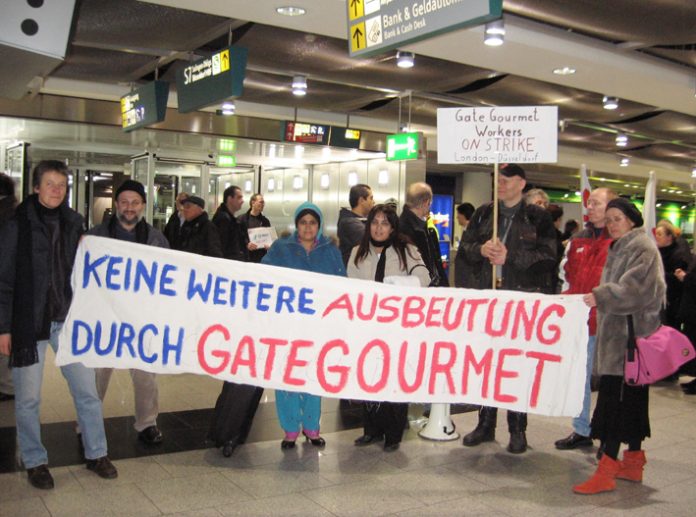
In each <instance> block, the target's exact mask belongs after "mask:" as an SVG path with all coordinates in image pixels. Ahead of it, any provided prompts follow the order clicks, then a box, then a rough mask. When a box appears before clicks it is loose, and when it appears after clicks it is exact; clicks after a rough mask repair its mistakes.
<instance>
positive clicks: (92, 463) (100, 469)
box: [87, 456, 118, 479]
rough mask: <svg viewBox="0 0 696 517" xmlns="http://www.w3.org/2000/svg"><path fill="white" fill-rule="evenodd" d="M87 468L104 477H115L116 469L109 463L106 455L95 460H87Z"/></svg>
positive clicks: (116, 474)
mask: <svg viewBox="0 0 696 517" xmlns="http://www.w3.org/2000/svg"><path fill="white" fill-rule="evenodd" d="M87 469H88V470H91V471H92V472H94V473H95V474H96V475H97V476H99V477H100V478H104V479H116V478H117V477H118V471H117V470H116V467H114V464H113V463H111V460H109V457H108V456H102V457H101V458H97V459H96V460H87Z"/></svg>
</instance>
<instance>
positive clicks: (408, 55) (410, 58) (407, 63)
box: [396, 50, 415, 68]
mask: <svg viewBox="0 0 696 517" xmlns="http://www.w3.org/2000/svg"><path fill="white" fill-rule="evenodd" d="M414 60H415V56H414V55H413V52H405V51H403V50H397V51H396V66H398V67H399V68H413V64H414Z"/></svg>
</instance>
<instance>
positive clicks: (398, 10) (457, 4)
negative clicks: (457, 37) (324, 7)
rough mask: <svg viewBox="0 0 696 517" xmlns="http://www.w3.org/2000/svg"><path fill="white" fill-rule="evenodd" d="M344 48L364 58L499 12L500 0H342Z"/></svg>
mask: <svg viewBox="0 0 696 517" xmlns="http://www.w3.org/2000/svg"><path fill="white" fill-rule="evenodd" d="M346 7H347V9H348V50H349V52H350V56H351V57H358V56H362V57H368V56H373V55H376V54H380V53H382V52H384V51H386V50H390V49H395V48H398V47H403V46H405V45H407V44H408V43H413V42H415V41H420V40H422V39H426V38H431V37H433V36H436V35H438V34H442V33H445V32H449V31H453V30H455V29H461V28H463V27H470V26H473V25H480V24H482V23H486V22H488V21H491V20H495V19H498V18H500V17H501V16H502V14H503V0H346Z"/></svg>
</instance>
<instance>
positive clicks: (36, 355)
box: [0, 160, 118, 489]
mask: <svg viewBox="0 0 696 517" xmlns="http://www.w3.org/2000/svg"><path fill="white" fill-rule="evenodd" d="M33 185H34V194H33V195H31V196H29V197H28V198H27V199H26V200H25V201H24V202H23V203H21V204H20V205H19V206H18V207H17V210H16V211H15V215H14V217H13V218H12V219H11V220H10V221H9V222H8V223H7V224H5V225H4V226H3V227H2V228H0V242H1V243H2V246H0V353H2V354H4V355H8V354H9V355H10V364H11V366H12V367H13V368H12V377H13V380H14V385H15V417H16V420H17V438H18V442H19V450H20V455H21V458H22V463H24V466H25V467H26V469H27V475H28V476H29V482H30V483H31V484H32V485H33V486H35V487H36V488H42V489H50V488H53V486H54V483H53V477H52V476H51V473H50V472H49V470H48V465H47V463H48V455H47V453H46V449H45V448H44V446H43V444H42V443H41V422H40V419H39V406H40V401H41V382H42V379H43V369H44V363H45V360H46V348H47V347H48V345H49V344H50V345H51V347H52V348H53V350H54V352H57V350H58V334H59V333H60V330H61V328H62V326H63V322H64V321H65V317H66V315H67V312H68V307H69V306H70V301H71V299H72V290H71V288H70V272H71V270H72V267H73V263H74V261H75V252H76V251H77V244H78V242H79V240H80V236H81V235H82V228H83V219H82V216H80V214H78V213H77V212H75V211H74V210H72V209H70V208H69V207H68V206H67V204H65V203H64V201H65V197H66V194H67V190H68V169H67V167H66V166H65V164H63V163H62V162H59V161H53V160H50V161H42V162H40V163H39V164H38V165H37V166H36V168H35V169H34V173H33ZM61 371H62V373H63V376H64V377H65V379H66V380H67V382H68V385H69V386H70V393H71V395H72V397H73V401H74V403H75V409H76V411H77V420H78V423H79V425H80V428H81V429H82V444H83V447H84V452H85V458H87V468H88V469H89V470H92V471H94V472H96V473H97V474H98V475H99V476H101V477H103V478H115V477H117V475H118V473H117V471H116V468H115V467H114V466H113V465H112V464H111V462H110V461H109V458H108V456H107V455H106V452H107V451H106V436H105V434H104V418H103V415H102V405H101V401H100V400H99V395H98V394H97V388H96V384H95V382H94V370H92V369H89V368H87V367H85V366H84V365H83V364H82V363H73V364H68V365H65V366H62V367H61Z"/></svg>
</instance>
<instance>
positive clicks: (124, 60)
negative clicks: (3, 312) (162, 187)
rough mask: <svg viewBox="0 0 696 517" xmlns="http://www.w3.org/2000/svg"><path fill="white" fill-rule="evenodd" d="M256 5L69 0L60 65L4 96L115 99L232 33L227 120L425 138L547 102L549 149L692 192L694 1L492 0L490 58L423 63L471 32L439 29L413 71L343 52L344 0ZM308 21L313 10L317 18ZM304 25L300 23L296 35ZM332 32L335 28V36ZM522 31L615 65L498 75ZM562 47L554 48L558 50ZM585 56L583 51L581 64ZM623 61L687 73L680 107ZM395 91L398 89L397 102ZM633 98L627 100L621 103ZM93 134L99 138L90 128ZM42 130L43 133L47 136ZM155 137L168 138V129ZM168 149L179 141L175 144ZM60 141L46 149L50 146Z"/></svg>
mask: <svg viewBox="0 0 696 517" xmlns="http://www.w3.org/2000/svg"><path fill="white" fill-rule="evenodd" d="M160 4H166V5H160ZM266 4H267V3H265V2H261V3H259V2H256V3H254V2H242V1H224V2H223V1H215V0H202V1H200V2H196V3H193V2H191V1H184V0H161V1H153V2H141V1H136V0H122V1H119V2H111V1H108V0H82V1H80V2H78V3H77V7H76V12H75V21H74V30H73V32H72V34H71V37H70V41H69V45H68V52H67V56H66V59H65V61H64V63H62V64H61V65H60V66H58V67H57V68H56V69H55V70H53V71H52V72H51V73H49V74H48V75H47V76H46V77H45V78H44V79H45V80H44V81H43V82H42V84H41V85H40V86H38V87H37V88H36V89H35V90H34V91H32V92H31V93H30V94H29V95H27V96H24V98H23V99H21V100H18V101H17V102H19V103H28V102H39V101H40V97H41V96H42V95H46V94H53V95H74V96H79V95H81V93H80V92H82V94H84V95H85V96H87V93H85V92H86V91H87V90H89V89H90V87H91V89H92V90H93V91H94V92H99V93H95V94H94V95H99V96H101V98H106V99H109V100H115V99H117V98H118V94H117V93H116V92H118V91H120V92H122V93H125V92H127V90H128V88H129V87H130V85H132V84H140V83H143V82H146V81H150V80H152V79H153V78H154V76H155V70H157V72H156V73H157V75H158V76H159V78H161V79H165V80H173V77H174V73H175V71H176V70H177V69H178V68H179V67H181V66H184V65H185V64H186V63H187V61H189V60H190V59H191V58H192V56H205V55H210V53H211V52H213V51H214V50H217V49H219V48H222V47H224V46H226V45H227V43H228V41H229V40H230V38H231V41H232V43H233V44H235V45H240V46H244V47H246V48H248V49H249V62H248V71H247V76H246V79H245V83H244V93H243V95H242V96H241V98H240V99H239V100H238V113H239V114H240V115H244V114H245V109H248V111H249V115H250V116H253V115H254V113H253V112H254V110H255V109H256V108H257V107H259V106H266V107H268V106H270V107H271V108H270V109H267V112H266V116H268V117H272V116H273V115H270V114H268V112H269V111H270V112H272V111H273V107H276V109H277V112H278V113H279V115H278V116H283V115H282V114H285V113H287V112H288V110H294V109H295V108H297V114H298V117H299V118H300V119H301V117H302V113H306V114H308V113H327V114H328V113H331V114H334V115H339V116H343V117H345V119H346V120H349V119H350V120H353V121H355V120H372V121H375V122H374V124H375V125H376V126H380V125H381V127H385V124H387V125H390V124H392V125H393V126H394V127H396V125H397V124H396V122H397V120H398V119H399V117H400V116H401V118H402V120H403V119H405V118H406V117H407V112H408V110H410V117H411V122H412V124H413V126H414V127H416V128H417V129H423V130H425V131H426V133H430V134H431V135H432V134H434V130H435V113H436V109H437V108H438V107H452V106H457V105H461V106H493V105H558V106H559V117H560V118H561V119H562V121H563V124H562V130H561V131H560V132H559V145H560V146H561V147H562V149H565V150H567V153H566V154H568V155H570V156H576V155H577V156H579V157H580V156H582V155H583V153H584V154H585V155H592V156H602V157H604V162H605V163H606V164H607V167H606V169H605V170H604V172H605V173H606V174H608V175H609V176H611V175H617V176H619V177H629V178H630V177H631V176H634V177H633V180H634V181H636V180H637V178H636V177H639V178H642V179H641V180H640V181H645V172H644V171H645V170H647V169H648V168H650V167H651V165H653V164H655V165H656V167H655V168H660V167H664V168H665V169H666V170H668V171H678V174H668V176H669V179H668V180H666V181H667V182H668V183H675V179H676V178H679V182H681V186H682V187H684V188H688V189H690V188H691V177H690V176H691V174H690V172H691V168H692V167H693V166H694V165H696V116H694V114H696V99H694V97H693V93H694V91H693V90H694V88H696V79H694V78H695V77H696V58H695V56H696V51H694V47H695V45H694V41H693V40H694V39H695V38H696V35H695V33H694V32H693V27H694V26H696V4H694V3H693V2H674V1H667V0H664V1H656V2H633V1H630V0H620V1H618V0H617V1H614V2H611V3H607V2H602V1H580V2H574V3H572V4H568V3H563V4H561V3H558V2H553V1H550V0H528V1H505V2H504V3H503V8H504V18H505V20H506V25H507V26H509V27H510V28H509V30H508V35H507V36H506V39H507V38H508V37H509V39H510V41H509V42H508V41H506V43H505V45H503V46H502V47H500V48H498V49H494V50H495V51H496V52H498V54H497V55H496V56H497V57H495V58H494V57H491V59H490V63H491V64H495V65H496V66H495V67H493V66H491V67H485V66H479V64H471V63H469V62H467V63H463V62H461V61H462V60H463V59H461V58H459V57H456V56H455V55H454V54H457V53H459V54H466V53H467V52H468V53H471V52H472V51H473V50H475V49H472V48H470V47H472V45H468V44H467V45H463V46H466V47H467V48H466V49H464V48H462V49H461V51H459V49H457V48H456V47H457V45H450V47H453V48H452V49H450V50H449V51H444V50H442V51H441V50H438V52H437V54H438V55H437V56H435V57H433V56H430V55H428V54H429V53H433V52H431V50H432V48H438V49H442V48H443V47H445V46H446V43H447V42H452V41H454V42H459V41H461V42H464V43H467V42H469V41H470V38H471V32H472V31H473V29H470V30H463V31H456V32H455V33H453V34H451V35H449V36H446V37H444V38H443V37H439V38H437V41H435V42H434V43H432V44H430V43H428V42H425V44H417V45H416V47H418V46H419V45H421V46H422V47H423V53H422V54H421V53H420V52H419V51H418V50H416V66H415V67H414V68H413V69H411V70H408V71H405V70H402V69H399V68H397V67H396V66H395V62H394V61H395V59H394V52H389V53H385V54H384V55H381V56H377V57H375V58H368V59H350V58H349V57H348V53H347V50H346V41H345V39H343V38H344V37H345V36H344V34H345V12H344V10H345V2H344V1H342V0H323V1H322V2H316V1H314V2H309V1H297V2H293V4H298V5H304V6H307V10H308V16H307V17H297V18H298V19H297V20H296V19H294V18H293V19H289V18H287V17H280V16H278V15H277V14H276V13H275V12H274V9H271V8H270V6H268V5H266ZM179 7H186V9H181V8H179ZM195 11H197V12H195ZM313 11H314V12H313ZM317 11H318V13H317ZM336 13H339V14H338V15H337V14H336ZM233 14H234V16H233ZM312 15H314V16H325V17H326V18H325V19H324V20H323V22H322V23H319V24H317V23H316V18H314V19H313V18H312ZM303 18H305V20H302V19H303ZM134 20H137V21H138V23H134V22H133V21H134ZM313 20H314V21H313ZM279 25H283V27H281V26H279ZM308 25H309V26H310V27H311V29H313V30H309V29H310V27H308ZM288 27H292V28H288ZM338 28H340V31H341V32H340V33H338V34H337V32H336V31H337V30H338ZM530 28H531V29H532V32H534V31H536V33H537V34H538V35H539V38H540V39H542V38H543V37H550V36H553V35H555V33H554V31H556V32H565V33H567V34H568V37H569V41H570V43H572V44H576V43H578V42H582V43H587V42H590V43H593V44H594V45H596V46H597V48H598V49H600V50H598V54H597V55H600V54H601V52H603V51H606V49H607V48H611V49H615V50H616V51H618V52H619V54H620V56H619V57H621V56H623V57H624V60H625V61H627V62H628V64H626V66H625V67H620V66H617V68H616V70H615V74H614V77H613V78H608V77H605V74H603V73H601V72H602V71H603V68H602V66H603V64H602V63H599V62H597V63H595V64H593V69H591V70H579V73H578V74H577V75H578V76H581V75H585V77H587V76H588V75H590V76H594V77H593V79H594V83H596V86H593V87H578V86H574V85H577V84H582V80H581V79H582V78H581V77H580V78H577V80H576V78H572V77H571V78H563V77H558V76H553V75H552V74H550V73H548V74H547V76H544V77H545V79H544V80H541V79H540V72H539V71H538V70H532V69H531V68H530V71H529V74H526V75H525V74H519V73H511V72H510V71H509V70H511V69H513V68H514V66H513V64H510V65H509V68H506V66H505V65H503V66H498V65H500V61H499V58H500V56H501V55H504V53H506V52H507V53H509V55H510V56H511V57H512V56H513V55H514V56H518V54H516V52H518V51H519V47H520V46H521V44H520V42H519V41H517V40H516V37H515V35H516V34H517V32H516V31H518V30H519V31H523V30H525V29H526V30H527V31H528V32H529V30H530ZM481 33H482V30H481V29H480V28H479V32H478V33H477V37H478V39H479V40H482V34H481ZM570 43H569V44H570ZM477 45H478V46H480V53H484V52H485V53H488V52H491V49H487V48H485V47H483V45H482V42H481V41H479V42H478V43H477ZM530 45H531V44H530ZM529 48H532V47H531V46H530V47H529ZM588 48H589V47H588ZM600 51H601V52H600ZM562 52H563V49H562V48H561V46H560V45H559V49H558V53H559V55H561V54H562ZM488 55H489V54H486V56H488ZM490 56H494V55H493V54H490ZM592 57H593V56H592V55H588V56H585V58H587V59H592ZM530 58H531V59H533V56H530ZM512 60H513V59H510V61H512ZM472 61H473V60H472ZM597 61H599V60H597ZM636 61H644V62H645V66H646V67H648V68H650V67H653V68H655V69H660V67H662V68H663V69H664V70H665V71H666V72H665V74H664V82H665V88H663V90H665V91H667V90H669V87H668V86H669V85H668V82H669V80H670V78H671V75H670V74H676V75H680V74H681V75H690V77H691V78H692V79H691V80H690V83H689V84H690V88H691V91H690V92H689V93H690V103H681V104H680V106H681V107H680V108H678V107H675V106H674V105H669V104H670V103H668V102H666V101H664V99H662V98H661V97H660V95H664V93H665V92H661V91H655V92H654V98H648V97H645V96H642V97H641V95H642V93H641V92H640V91H639V90H641V84H638V83H637V82H634V83H633V84H632V85H631V82H630V80H631V72H630V70H629V69H630V68H631V67H632V66H634V65H635V62H636ZM617 63H620V61H617ZM548 66H550V63H547V64H544V67H546V68H548ZM537 68H539V64H538V63H537ZM668 72H669V73H668ZM295 74H304V75H306V76H307V77H308V82H309V94H308V95H307V96H306V97H304V98H302V99H300V100H298V98H295V97H293V96H292V95H291V92H290V79H291V78H292V76H293V75H295ZM6 77H7V76H6ZM609 79H611V81H610V82H613V83H615V86H614V88H615V90H614V91H604V93H609V94H612V95H616V96H618V97H619V98H620V106H619V109H617V110H615V111H607V110H604V109H603V108H602V106H601V100H602V97H603V95H602V93H601V92H600V91H598V90H599V88H600V87H601V85H603V84H607V81H608V80H609ZM3 90H4V88H3V87H2V86H0V96H1V95H6V94H4V91H3ZM655 90H659V89H655ZM104 92H109V93H108V94H106V93H104ZM407 92H408V93H410V96H408V95H407V96H406V97H404V95H405V94H406V93H407ZM634 92H635V95H634ZM399 97H401V102H400V99H399ZM639 97H640V101H636V100H630V99H632V98H634V99H635V98H639ZM645 101H652V102H654V103H651V102H645ZM3 105H4V104H3ZM77 128H80V129H79V130H78V129H77ZM140 131H142V132H143V133H145V134H147V135H150V136H147V137H140V136H138V137H135V138H133V137H132V136H129V137H127V138H125V140H126V141H127V142H128V144H127V145H126V147H127V146H128V145H131V144H132V142H133V141H134V140H135V141H136V143H138V144H139V143H140V141H139V140H143V141H147V140H148V138H151V135H153V134H160V133H162V134H163V132H156V131H152V130H149V131H143V130H139V132H140ZM85 133H86V134H87V135H88V134H89V130H87V129H85V128H84V126H83V125H80V124H76V125H74V127H72V129H70V130H69V131H67V132H65V133H64V134H63V136H62V137H61V138H62V139H63V144H64V147H63V148H64V149H65V150H68V148H69V147H70V145H71V141H72V142H73V144H74V145H75V146H78V147H81V146H88V147H89V146H90V142H91V146H92V149H94V147H95V145H94V144H95V143H96V142H94V139H93V138H92V137H89V136H84V134H85ZM95 133H96V134H97V135H99V134H100V133H99V131H98V130H95ZM618 133H625V134H627V135H628V136H629V139H630V140H629V145H628V146H626V147H624V148H621V149H619V148H617V147H616V144H615V137H616V135H617V134H618ZM70 135H73V136H72V137H71V136H70ZM220 136H224V135H220ZM47 138H48V140H49V141H50V139H51V138H54V137H47ZM90 138H91V139H90ZM109 138H111V137H107V140H106V141H104V142H100V144H104V145H103V146H102V147H104V149H105V150H104V151H103V154H106V155H110V154H114V155H120V153H121V150H123V149H121V150H117V151H116V152H114V150H113V149H112V150H111V151H110V150H109V149H110V146H116V147H118V146H121V145H122V143H120V142H110V141H109ZM159 138H163V139H164V140H165V141H167V142H169V141H170V140H171V139H173V138H174V137H172V135H167V136H166V137H165V136H160V137H159ZM176 138H180V139H185V138H187V137H186V136H178V137H176ZM211 138H213V137H211ZM117 140H118V139H117ZM199 143H200V146H201V148H202V149H203V148H205V145H206V143H208V140H206V139H205V138H201V141H200V142H199ZM42 147H45V148H51V145H48V146H45V144H43V143H42V144H41V145H38V144H37V145H36V146H35V149H37V150H38V149H39V148H42ZM175 147H180V146H176V144H175ZM60 148H61V147H59V146H53V149H60ZM73 151H75V152H90V151H89V150H84V151H80V150H79V149H73ZM620 157H629V158H631V159H633V160H635V162H636V163H643V164H644V166H643V167H642V168H641V172H636V171H637V170H638V168H635V169H634V168H633V167H629V170H627V171H625V172H624V171H623V170H621V171H620V172H619V171H618V169H616V167H615V166H613V167H610V166H609V162H610V161H612V160H615V161H616V162H618V159H619V158H620ZM95 159H96V158H95ZM579 163H580V162H578V165H579ZM562 165H566V164H562ZM532 168H533V169H535V170H536V171H537V173H538V182H539V183H542V184H543V183H546V181H547V180H548V181H549V182H554V183H559V181H558V179H559V178H557V176H558V175H559V174H561V175H562V176H563V179H562V180H561V181H560V183H567V184H568V187H570V186H571V185H572V184H573V183H574V182H575V180H574V179H573V175H574V174H575V173H576V171H574V168H573V167H570V168H567V167H558V166H551V165H544V166H541V165H540V166H535V167H532ZM432 169H433V170H435V171H438V172H443V173H453V172H456V169H453V168H451V167H438V166H437V165H436V164H435V163H433V167H432ZM658 176H660V174H658ZM566 178H567V180H566ZM682 178H683V179H682ZM550 186H551V185H550ZM553 186H557V185H553ZM558 186H559V185H558Z"/></svg>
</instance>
